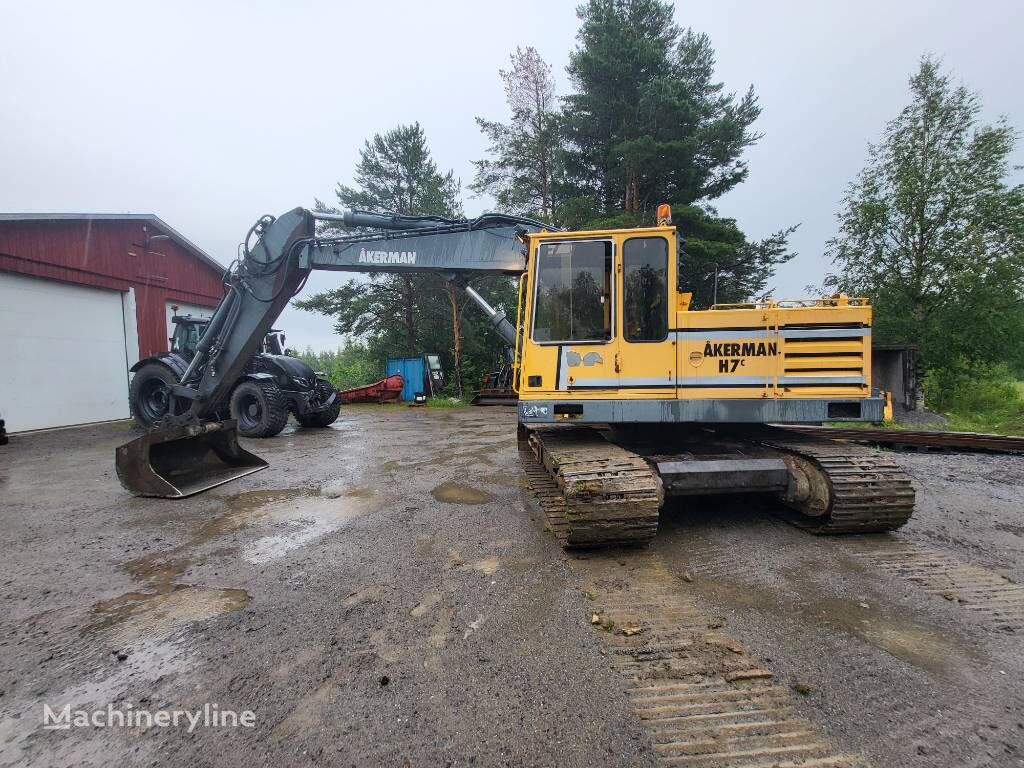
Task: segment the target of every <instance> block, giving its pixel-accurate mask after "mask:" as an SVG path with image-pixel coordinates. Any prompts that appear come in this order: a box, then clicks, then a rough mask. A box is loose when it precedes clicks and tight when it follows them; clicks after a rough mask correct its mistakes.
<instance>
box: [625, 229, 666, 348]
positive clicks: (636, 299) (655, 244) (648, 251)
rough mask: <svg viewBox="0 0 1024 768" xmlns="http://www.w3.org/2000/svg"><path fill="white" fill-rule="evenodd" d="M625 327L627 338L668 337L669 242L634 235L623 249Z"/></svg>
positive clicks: (654, 339) (640, 339)
mask: <svg viewBox="0 0 1024 768" xmlns="http://www.w3.org/2000/svg"><path fill="white" fill-rule="evenodd" d="M622 294H623V295H622V307H623V316H622V326H623V336H624V337H625V339H626V341H664V340H665V339H667V338H668V242H667V241H666V240H665V238H663V237H634V238H631V239H629V240H627V241H626V243H625V245H624V246H623V248H622Z"/></svg>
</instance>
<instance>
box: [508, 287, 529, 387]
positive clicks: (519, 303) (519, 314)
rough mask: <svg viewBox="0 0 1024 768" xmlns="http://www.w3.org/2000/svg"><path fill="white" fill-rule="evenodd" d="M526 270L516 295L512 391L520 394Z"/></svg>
mask: <svg viewBox="0 0 1024 768" xmlns="http://www.w3.org/2000/svg"><path fill="white" fill-rule="evenodd" d="M526 274H527V273H526V272H523V274H521V275H520V276H519V291H518V295H517V297H516V343H515V346H514V347H513V349H512V391H513V392H515V393H516V394H517V395H518V394H519V368H520V365H519V352H520V348H519V340H520V339H521V338H522V337H523V288H524V287H525V285H526Z"/></svg>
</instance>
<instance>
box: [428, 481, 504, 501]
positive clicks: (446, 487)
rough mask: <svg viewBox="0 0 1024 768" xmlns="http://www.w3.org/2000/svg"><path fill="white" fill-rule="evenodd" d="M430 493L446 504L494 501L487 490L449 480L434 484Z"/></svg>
mask: <svg viewBox="0 0 1024 768" xmlns="http://www.w3.org/2000/svg"><path fill="white" fill-rule="evenodd" d="M430 495H431V496H433V497H434V498H435V499H437V500H438V501H442V502H446V503H448V504H486V503H487V502H489V501H494V497H493V496H492V495H491V494H489V493H487V491H481V490H480V489H479V488H474V487H473V486H471V485H463V484H462V483H455V482H450V481H449V482H444V483H441V484H440V485H437V486H434V488H433V490H431V492H430Z"/></svg>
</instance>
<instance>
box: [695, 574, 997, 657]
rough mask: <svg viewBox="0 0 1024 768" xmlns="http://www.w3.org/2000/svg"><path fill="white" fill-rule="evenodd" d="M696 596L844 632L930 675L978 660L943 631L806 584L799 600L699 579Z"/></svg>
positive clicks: (763, 589) (761, 589) (757, 588)
mask: <svg viewBox="0 0 1024 768" xmlns="http://www.w3.org/2000/svg"><path fill="white" fill-rule="evenodd" d="M692 586H693V588H694V590H695V591H696V592H698V593H699V594H700V595H702V596H704V597H705V598H707V599H708V600H709V601H710V602H711V603H713V604H717V605H723V604H724V605H729V606H732V607H735V608H742V609H755V610H760V611H765V612H767V613H769V614H776V615H786V616H792V617H799V621H800V623H801V624H803V625H809V626H814V627H817V628H818V630H819V631H824V632H825V633H831V632H835V631H840V632H843V633H845V634H848V635H852V636H854V637H858V638H860V639H861V640H863V641H865V642H867V643H869V644H871V645H873V646H875V647H876V648H880V649H881V650H883V651H885V652H887V653H889V654H890V655H892V656H895V657H896V658H898V659H901V660H902V661H905V662H907V663H909V664H913V665H914V666H916V667H919V668H921V669H924V670H926V671H928V672H932V673H937V674H948V673H949V672H950V671H951V670H953V669H955V668H956V666H957V659H960V658H963V657H965V656H968V657H971V658H974V657H976V655H977V654H976V653H975V651H974V650H973V648H972V647H971V646H969V645H965V644H962V643H957V642H955V640H954V639H952V638H949V637H947V636H946V635H944V634H943V633H942V632H941V631H939V630H938V629H932V628H930V627H927V626H924V625H921V624H917V623H914V622H911V621H907V620H906V619H904V618H902V617H900V616H897V615H895V614H893V613H892V612H890V611H887V610H885V609H884V608H883V607H882V606H879V605H877V604H872V603H869V602H868V603H864V605H867V606H868V607H867V608H865V607H864V605H862V604H861V602H862V601H859V600H851V599H843V598H828V597H823V596H820V594H815V593H817V592H819V590H818V589H817V588H816V587H815V585H814V584H813V583H812V582H809V581H807V580H806V579H804V580H802V583H800V584H799V586H798V590H799V594H800V595H801V597H800V598H799V599H794V598H791V597H788V596H786V595H783V594H780V593H779V592H776V591H774V590H772V589H770V588H767V587H764V586H760V585H753V584H748V583H744V584H740V583H734V582H732V581H729V580H726V579H723V578H721V577H720V576H715V577H713V578H698V579H696V580H695V581H694V582H693V584H692Z"/></svg>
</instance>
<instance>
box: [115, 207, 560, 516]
mask: <svg viewBox="0 0 1024 768" xmlns="http://www.w3.org/2000/svg"><path fill="white" fill-rule="evenodd" d="M318 222H321V223H324V224H327V225H330V227H331V228H332V229H341V230H342V231H343V233H342V234H331V235H327V234H320V235H318V234H317V223H318ZM545 228H548V229H550V227H545V225H544V224H542V223H541V222H538V221H533V220H531V219H525V218H520V217H514V216H503V215H496V214H485V215H483V216H480V217H478V218H476V219H470V220H454V219H444V218H437V217H418V216H399V215H392V214H379V213H372V212H368V211H354V210H346V211H343V212H341V213H318V212H313V211H309V210H307V209H304V208H296V209H294V210H292V211H289V212H288V213H285V214H283V215H281V216H279V217H277V218H275V217H272V216H264V217H262V218H261V219H260V220H259V221H257V222H256V224H254V225H253V226H252V228H250V230H249V232H248V234H247V236H246V238H245V241H244V242H243V244H242V247H241V256H240V258H239V259H238V260H237V261H236V262H235V263H234V264H233V265H232V266H231V267H230V268H229V269H228V271H227V272H226V273H225V286H226V288H227V291H226V293H225V296H224V298H223V299H222V300H221V302H220V304H219V305H218V307H217V309H216V310H215V311H214V314H213V317H212V318H211V319H210V323H209V325H208V326H207V328H206V331H205V333H204V334H203V337H202V338H201V339H200V341H199V344H198V346H197V349H196V355H195V357H194V358H193V360H192V362H191V364H190V365H189V367H188V369H187V370H186V371H185V373H184V374H183V375H182V378H181V382H180V383H179V384H178V385H177V386H175V387H174V388H172V390H171V402H170V409H169V414H168V416H167V417H165V418H164V419H163V420H162V421H161V422H160V424H158V425H156V426H155V427H154V428H153V429H152V430H151V431H150V432H149V433H147V434H146V435H144V436H143V437H140V438H138V439H136V440H133V441H132V442H130V443H127V444H125V445H123V446H120V447H119V448H118V449H117V454H116V460H117V473H118V477H119V478H120V480H121V483H122V485H124V486H125V487H126V488H128V490H130V491H132V492H133V493H136V494H139V495H145V496H164V497H170V498H178V497H183V496H189V495H192V494H194V493H198V492H200V491H203V490H206V489H207V488H211V487H214V486H216V485H220V484H222V483H225V482H228V481H230V480H233V479H235V478H237V477H240V476H243V475H246V474H250V473H251V472H256V471H258V470H260V469H264V468H266V467H267V466H268V465H267V463H266V462H265V461H263V460H262V459H260V458H259V457H257V456H255V455H253V454H252V453H250V452H248V451H245V450H244V449H242V448H241V446H240V445H239V444H238V438H237V432H236V427H235V424H234V422H233V421H230V420H228V421H219V420H217V419H216V414H217V412H218V410H219V409H220V408H221V407H222V404H223V403H224V402H225V401H226V399H227V398H228V397H229V396H230V393H231V389H232V388H233V386H234V384H235V382H237V381H238V377H239V376H240V375H241V374H242V371H243V369H244V368H245V365H246V362H247V361H248V359H249V358H250V357H251V356H252V355H253V354H254V353H255V352H256V351H257V349H258V347H259V345H260V342H261V341H262V339H263V338H264V337H265V335H266V334H267V332H268V331H269V330H270V329H271V327H272V326H273V324H274V322H275V321H276V320H277V318H278V316H279V315H280V314H281V312H282V311H283V310H284V308H285V307H286V306H287V305H288V302H289V301H291V299H292V298H293V297H294V296H295V295H296V294H297V293H298V292H299V291H300V290H301V289H302V286H303V285H304V284H305V282H306V279H307V278H308V276H309V274H310V272H312V271H313V270H315V269H323V270H333V271H346V272H433V273H436V274H440V275H442V276H443V277H445V278H446V279H448V280H452V281H454V282H456V283H457V284H459V285H460V286H462V287H464V288H465V289H466V291H467V293H468V295H469V296H470V298H472V299H473V300H474V302H476V303H477V304H478V306H480V307H481V309H482V310H483V311H484V312H485V313H486V314H487V316H488V318H489V320H490V322H491V324H492V326H493V327H494V329H495V330H496V331H497V332H498V333H499V335H501V336H502V338H503V339H505V341H506V342H507V343H509V344H514V340H515V329H514V327H513V326H512V324H511V323H510V322H509V321H508V320H507V318H505V316H504V315H503V314H502V313H501V312H499V311H498V310H495V309H494V308H493V307H491V306H490V305H489V304H488V303H487V302H486V301H485V300H484V299H483V297H481V296H480V295H479V294H478V293H477V292H476V291H474V290H472V288H470V287H469V286H468V282H469V280H471V279H472V278H473V277H475V276H478V275H500V274H506V275H518V274H521V273H522V272H523V271H524V269H525V268H526V252H525V245H524V239H525V235H526V234H527V233H529V232H538V231H541V230H542V229H545Z"/></svg>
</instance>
